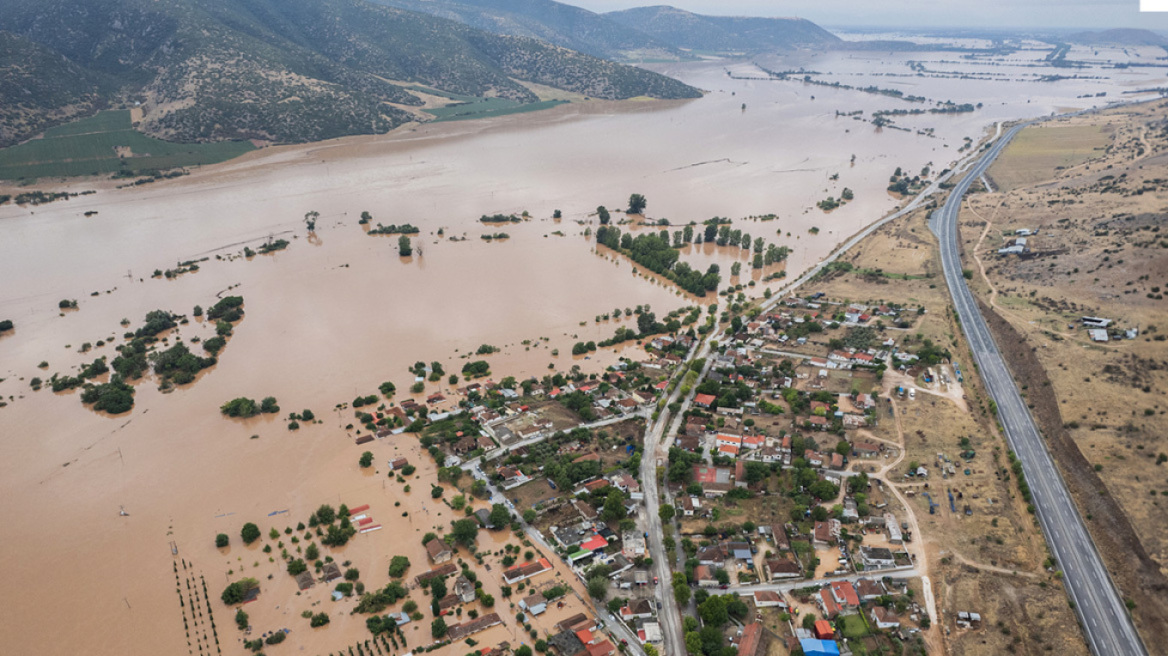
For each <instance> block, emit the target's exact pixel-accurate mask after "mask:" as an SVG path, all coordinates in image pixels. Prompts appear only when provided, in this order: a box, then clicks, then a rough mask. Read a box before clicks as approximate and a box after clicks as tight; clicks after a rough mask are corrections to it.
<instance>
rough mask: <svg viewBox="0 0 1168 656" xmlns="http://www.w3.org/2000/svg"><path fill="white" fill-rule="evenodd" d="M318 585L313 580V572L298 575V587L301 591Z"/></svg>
mask: <svg viewBox="0 0 1168 656" xmlns="http://www.w3.org/2000/svg"><path fill="white" fill-rule="evenodd" d="M314 585H316V581H315V580H314V579H313V578H312V572H300V573H299V574H297V575H296V587H298V588H300V589H301V590H307V589H309V588H311V587H312V586H314Z"/></svg>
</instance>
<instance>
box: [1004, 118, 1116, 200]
mask: <svg viewBox="0 0 1168 656" xmlns="http://www.w3.org/2000/svg"><path fill="white" fill-rule="evenodd" d="M1112 132H1113V129H1112V128H1111V127H1110V126H1106V125H1093V124H1075V125H1057V124H1056V125H1051V124H1046V123H1043V124H1039V125H1035V126H1032V127H1029V128H1026V129H1025V130H1023V131H1022V132H1020V133H1019V134H1018V136H1016V137H1014V141H1013V142H1011V143H1010V145H1009V146H1006V152H1005V153H1003V155H1004V156H1003V157H1001V158H1000V159H999V160H998V161H997V162H995V163H994V165H993V166H991V167H990V170H989V177H990V179H991V180H993V181H994V182H996V183H997V185H995V186H1000V187H1001V188H1002V189H1004V190H1012V189H1017V188H1019V187H1023V186H1026V185H1032V184H1035V183H1037V182H1043V181H1045V180H1049V179H1050V178H1052V177H1053V176H1054V174H1055V173H1056V172H1057V171H1059V170H1062V169H1065V168H1069V167H1073V166H1075V165H1076V164H1080V163H1082V162H1084V161H1086V160H1088V159H1090V158H1092V157H1097V156H1098V155H1100V154H1101V153H1102V151H1103V150H1104V148H1105V147H1106V146H1107V144H1108V142H1110V141H1111V136H1112Z"/></svg>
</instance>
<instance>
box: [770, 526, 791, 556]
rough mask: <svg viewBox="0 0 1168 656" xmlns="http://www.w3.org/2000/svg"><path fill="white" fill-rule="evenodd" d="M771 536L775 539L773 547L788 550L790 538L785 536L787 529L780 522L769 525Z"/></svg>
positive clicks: (789, 548)
mask: <svg viewBox="0 0 1168 656" xmlns="http://www.w3.org/2000/svg"><path fill="white" fill-rule="evenodd" d="M771 537H773V538H774V540H775V548H776V549H778V550H779V551H790V550H791V540H790V538H788V537H787V529H785V528H784V527H783V526H782V525H781V524H775V525H774V526H772V527H771Z"/></svg>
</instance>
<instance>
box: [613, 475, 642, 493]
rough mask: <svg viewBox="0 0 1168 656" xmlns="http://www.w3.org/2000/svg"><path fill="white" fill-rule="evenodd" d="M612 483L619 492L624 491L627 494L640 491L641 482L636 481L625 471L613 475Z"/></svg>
mask: <svg viewBox="0 0 1168 656" xmlns="http://www.w3.org/2000/svg"><path fill="white" fill-rule="evenodd" d="M612 484H613V485H615V486H616V487H617V489H618V490H620V491H621V492H626V493H628V494H633V493H634V492H640V491H641V484H640V483H638V482H637V479H635V478H633V477H632V476H630V475H629V474H628V473H626V472H621V473H620V474H617V475H616V476H613V477H612Z"/></svg>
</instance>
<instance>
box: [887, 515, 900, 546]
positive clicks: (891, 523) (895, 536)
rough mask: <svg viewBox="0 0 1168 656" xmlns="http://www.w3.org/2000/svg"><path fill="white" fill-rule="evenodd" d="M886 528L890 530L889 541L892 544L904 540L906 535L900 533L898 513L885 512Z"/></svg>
mask: <svg viewBox="0 0 1168 656" xmlns="http://www.w3.org/2000/svg"><path fill="white" fill-rule="evenodd" d="M884 528H885V530H887V531H888V541H889V542H891V543H892V544H900V543H902V542H904V537H903V536H902V535H901V534H900V524H899V523H897V521H896V515H893V514H892V513H888V512H886V513H884Z"/></svg>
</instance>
